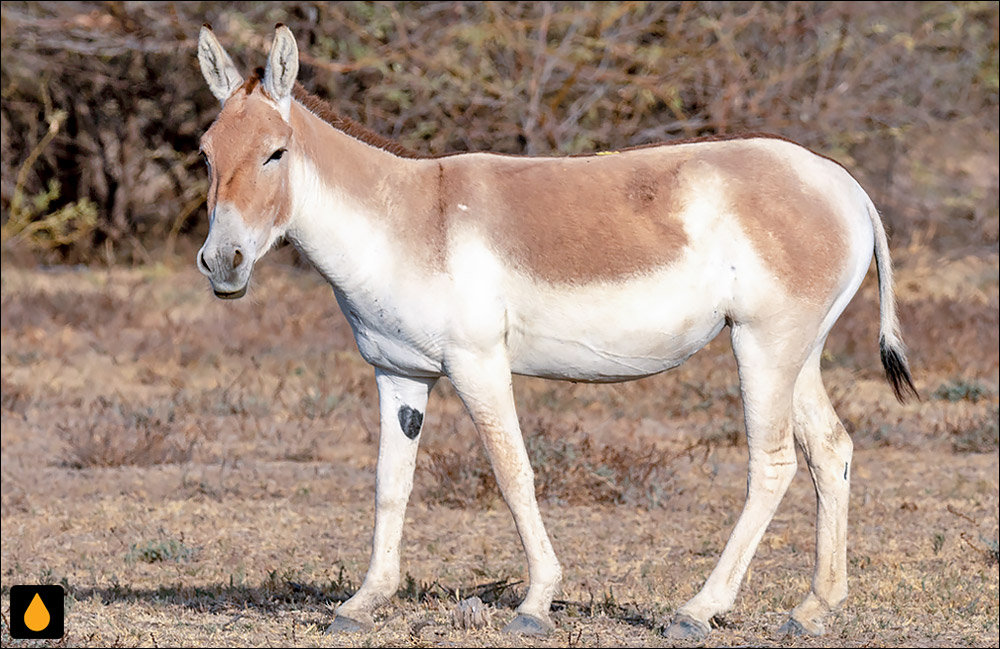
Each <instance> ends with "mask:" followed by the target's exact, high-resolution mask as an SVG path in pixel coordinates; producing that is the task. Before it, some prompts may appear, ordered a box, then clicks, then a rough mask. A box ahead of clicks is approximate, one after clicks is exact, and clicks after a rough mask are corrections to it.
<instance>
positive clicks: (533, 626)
mask: <svg viewBox="0 0 1000 649" xmlns="http://www.w3.org/2000/svg"><path fill="white" fill-rule="evenodd" d="M553 631H555V627H554V626H552V623H551V622H549V621H548V620H540V619H538V618H537V617H534V616H532V615H525V614H524V613H518V614H517V617H515V618H514V619H513V620H511V621H510V623H509V624H508V625H507V626H505V627H504V628H503V632H504V633H510V634H517V635H534V636H544V635H548V634H550V633H552V632H553Z"/></svg>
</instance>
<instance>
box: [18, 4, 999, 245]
mask: <svg viewBox="0 0 1000 649" xmlns="http://www.w3.org/2000/svg"><path fill="white" fill-rule="evenodd" d="M998 15H1000V10H998V4H997V3H996V2H892V3H880V2H793V3H783V2H782V3H778V2H774V3H771V2H753V3H750V2H502V3H501V2H495V3H493V2H486V3H465V2H454V3H453V2H387V3H369V2H345V3H319V2H297V3H288V4H285V3H276V2H226V3H210V2H159V3H146V2H58V3H57V2H4V3H3V5H2V20H0V26H2V53H0V54H2V56H0V87H2V111H0V135H2V143H0V172H2V173H0V197H2V204H0V207H2V223H3V226H2V241H3V256H4V258H5V262H6V263H37V262H42V263H102V264H113V263H123V262H124V263H149V262H159V261H169V260H170V259H173V258H174V257H175V255H176V253H179V252H181V253H184V254H188V253H189V252H190V250H191V249H192V248H193V247H194V246H197V245H200V243H201V238H202V237H203V236H204V234H205V232H206V230H207V219H206V216H205V209H204V194H205V191H206V189H207V177H206V173H205V171H204V169H203V167H202V165H201V163H200V161H199V160H198V156H197V150H198V137H199V135H200V134H201V133H202V132H203V131H204V129H205V128H207V126H208V125H209V124H210V123H211V121H212V119H213V118H214V116H215V114H216V113H217V111H218V104H217V102H216V101H215V99H214V98H213V97H212V95H211V93H210V92H209V91H208V88H207V87H206V86H205V84H204V82H203V80H202V77H201V74H200V72H199V69H198V64H197V60H196V57H195V52H196V42H197V36H198V29H199V26H200V25H201V24H202V23H203V22H210V23H212V25H213V26H214V27H215V30H216V33H217V34H218V35H219V37H220V40H221V41H222V42H223V44H224V45H225V46H226V48H227V49H228V50H229V52H230V54H231V55H232V56H233V58H234V60H235V61H236V62H237V65H239V66H241V67H242V69H243V70H244V71H249V70H252V69H253V68H254V67H256V66H259V65H263V63H264V60H265V57H266V53H267V51H268V47H269V45H270V40H271V34H272V28H273V25H274V23H276V22H284V23H285V24H287V25H289V26H290V27H291V29H292V30H293V32H294V33H295V35H296V37H297V39H298V42H299V48H300V50H301V53H302V54H301V58H302V66H301V68H300V80H301V81H302V82H303V84H304V85H305V86H306V87H307V88H308V89H309V90H311V91H313V92H315V93H317V94H319V95H320V96H322V97H324V98H326V99H328V100H329V101H330V102H331V103H332V104H333V106H334V108H336V109H337V110H338V111H340V112H342V113H344V114H346V115H348V116H350V117H353V118H355V119H357V120H359V121H361V122H362V123H364V124H366V125H368V126H369V127H371V128H372V129H374V130H375V131H377V132H379V133H381V134H383V135H387V136H390V137H392V138H395V139H398V140H399V141H401V142H402V143H403V144H405V145H406V146H408V147H410V148H412V149H415V150H417V151H419V152H422V153H427V154H438V153H445V152H452V151H466V150H470V151H471V150H484V151H485V150H488V151H497V152H505V153H519V154H528V155H540V154H564V153H578V152H587V151H593V150H600V149H612V148H620V147H625V146H629V145H639V144H644V143H648V142H656V141H669V140H671V139H677V138H684V137H694V136H701V135H714V134H722V133H737V132H742V131H766V132H770V133H775V134H778V135H782V136H785V137H788V138H791V139H793V140H796V141H798V142H801V143H802V144H805V145H806V146H808V147H810V148H812V149H813V150H815V151H817V152H819V153H822V154H825V155H828V156H831V157H833V158H835V159H836V160H838V161H839V162H841V163H843V164H844V165H845V166H846V167H847V168H848V169H849V170H851V171H852V173H854V174H855V176H856V177H857V178H858V179H859V180H860V181H861V182H862V184H863V185H864V186H865V187H866V188H867V189H868V191H869V193H870V194H871V195H872V198H873V199H874V200H875V202H876V204H877V205H878V206H879V208H880V209H881V210H882V212H883V215H884V218H885V219H886V222H887V224H888V226H889V228H890V230H891V231H892V233H893V236H894V241H893V244H894V247H912V246H919V247H924V248H928V249H930V250H932V251H934V252H935V253H950V252H953V251H963V253H962V254H968V253H969V252H972V254H976V253H977V252H988V253H989V252H996V250H997V232H998V155H1000V145H998V122H1000V113H998V90H1000V82H998Z"/></svg>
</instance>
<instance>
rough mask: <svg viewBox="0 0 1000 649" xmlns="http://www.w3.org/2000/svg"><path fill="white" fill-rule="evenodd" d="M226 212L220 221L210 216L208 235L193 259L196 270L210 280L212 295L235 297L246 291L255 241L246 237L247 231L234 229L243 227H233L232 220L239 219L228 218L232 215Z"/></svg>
mask: <svg viewBox="0 0 1000 649" xmlns="http://www.w3.org/2000/svg"><path fill="white" fill-rule="evenodd" d="M214 216H219V214H218V213H216V214H215V215H214ZM228 216H230V218H229V219H226V220H225V221H221V222H220V221H219V220H217V219H216V218H213V219H212V221H213V222H212V227H211V228H210V229H209V232H208V238H206V239H205V244H204V245H203V246H202V247H201V250H199V251H198V262H197V263H198V270H200V271H201V274H202V275H204V276H205V277H207V278H208V279H209V281H210V282H211V283H212V290H213V291H214V292H215V297H218V298H222V299H224V300H235V299H236V298H240V297H243V296H244V295H246V292H247V285H248V284H249V282H250V273H251V272H252V271H253V265H254V261H255V260H256V256H257V242H256V241H254V240H252V238H251V237H247V236H246V235H247V234H249V233H247V232H239V233H237V232H234V231H233V230H245V229H246V228H243V227H233V225H234V221H235V223H239V222H240V221H239V220H238V219H233V218H231V217H232V216H233V215H228ZM226 226H229V227H226ZM227 230H228V232H227Z"/></svg>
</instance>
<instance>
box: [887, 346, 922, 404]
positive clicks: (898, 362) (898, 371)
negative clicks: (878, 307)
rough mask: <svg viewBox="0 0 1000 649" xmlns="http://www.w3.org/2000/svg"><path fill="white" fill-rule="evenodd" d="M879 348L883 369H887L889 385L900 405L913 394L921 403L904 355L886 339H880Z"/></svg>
mask: <svg viewBox="0 0 1000 649" xmlns="http://www.w3.org/2000/svg"><path fill="white" fill-rule="evenodd" d="M878 346H879V349H880V350H881V352H882V367H884V368H885V376H886V378H887V379H889V385H891V386H892V391H893V392H894V393H895V394H896V399H898V400H899V402H900V403H906V400H907V398H908V395H911V394H912V395H913V396H914V397H916V399H917V401H920V393H918V392H917V388H915V387H914V386H913V378H912V377H911V376H910V368H909V367H908V366H907V364H906V359H905V358H903V355H902V354H901V353H900V352H899V350H898V349H896V348H895V347H892V346H890V345H887V344H886V342H885V338H879V341H878Z"/></svg>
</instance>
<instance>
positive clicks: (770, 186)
mask: <svg viewBox="0 0 1000 649" xmlns="http://www.w3.org/2000/svg"><path fill="white" fill-rule="evenodd" d="M703 159H704V160H705V161H706V162H708V163H709V164H711V165H712V166H713V167H715V168H716V169H718V170H719V171H720V172H721V173H722V174H723V175H724V177H725V179H726V180H725V184H726V187H727V188H728V192H727V194H728V198H729V201H730V205H731V208H732V210H733V213H734V214H735V215H736V217H737V219H738V220H739V223H740V226H741V227H742V228H743V231H744V232H745V233H746V235H747V237H748V238H749V239H750V241H751V243H752V245H753V246H754V248H755V249H756V250H757V253H758V254H759V255H760V256H761V258H762V259H763V260H764V263H765V264H767V265H768V266H769V267H770V268H771V269H772V270H773V272H774V274H775V275H776V276H777V278H778V279H779V280H780V281H781V283H782V284H783V285H784V286H785V288H787V289H788V291H789V292H790V293H791V294H792V295H796V296H798V297H801V298H805V299H808V300H811V301H816V302H827V301H829V300H830V299H831V295H832V291H833V289H834V288H835V287H836V286H837V285H838V284H839V283H840V279H841V276H842V274H843V272H844V264H845V260H846V255H845V253H844V250H845V247H846V246H847V233H846V232H845V226H844V224H843V222H842V220H841V219H840V218H839V217H838V215H837V214H836V212H835V211H834V208H833V206H832V205H831V203H830V201H829V200H827V198H826V197H824V196H823V195H822V194H821V193H819V191H818V190H817V189H816V188H814V187H812V186H809V185H806V184H805V183H804V182H803V181H802V178H801V176H800V175H799V174H798V173H797V172H796V170H795V169H794V168H793V167H792V166H791V164H790V163H789V162H788V161H787V160H785V159H784V158H782V157H781V156H779V155H777V154H775V153H772V152H769V151H765V150H761V149H759V148H756V147H740V148H739V150H735V151H734V150H732V149H716V148H713V149H706V152H705V154H704V155H703Z"/></svg>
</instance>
